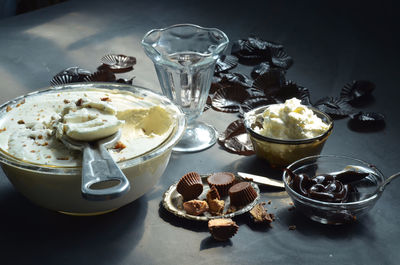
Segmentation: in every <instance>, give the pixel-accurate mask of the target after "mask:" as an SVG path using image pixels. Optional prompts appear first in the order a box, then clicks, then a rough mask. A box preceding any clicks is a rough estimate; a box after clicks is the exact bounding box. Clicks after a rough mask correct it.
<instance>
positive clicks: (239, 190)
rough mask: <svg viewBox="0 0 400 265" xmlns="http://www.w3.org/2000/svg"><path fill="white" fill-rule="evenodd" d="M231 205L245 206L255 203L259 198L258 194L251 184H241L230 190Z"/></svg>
mask: <svg viewBox="0 0 400 265" xmlns="http://www.w3.org/2000/svg"><path fill="white" fill-rule="evenodd" d="M229 198H230V204H231V205H234V206H243V205H247V204H249V203H251V202H253V201H254V200H255V199H256V198H257V192H256V191H255V190H254V188H253V187H252V186H251V184H250V183H249V182H239V183H237V184H235V185H233V186H232V187H231V188H230V189H229Z"/></svg>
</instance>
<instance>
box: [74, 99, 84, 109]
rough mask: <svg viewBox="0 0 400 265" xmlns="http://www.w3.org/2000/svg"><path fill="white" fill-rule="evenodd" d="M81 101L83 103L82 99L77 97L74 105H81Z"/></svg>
mask: <svg viewBox="0 0 400 265" xmlns="http://www.w3.org/2000/svg"><path fill="white" fill-rule="evenodd" d="M82 103H83V99H81V98H80V99H78V101H77V102H75V104H76V106H77V107H80V106H82Z"/></svg>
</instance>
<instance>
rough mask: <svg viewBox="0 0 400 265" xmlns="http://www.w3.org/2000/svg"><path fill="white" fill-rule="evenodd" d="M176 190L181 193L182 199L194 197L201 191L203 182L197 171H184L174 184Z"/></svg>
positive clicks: (186, 199)
mask: <svg viewBox="0 0 400 265" xmlns="http://www.w3.org/2000/svg"><path fill="white" fill-rule="evenodd" d="M176 191H177V192H178V193H179V194H181V195H182V197H183V200H185V201H189V200H193V199H196V198H197V197H199V196H200V194H201V193H202V192H203V182H202V181H201V177H200V175H199V174H198V173H197V172H189V173H186V174H185V175H184V176H183V177H182V178H181V179H180V180H179V182H178V184H177V185H176Z"/></svg>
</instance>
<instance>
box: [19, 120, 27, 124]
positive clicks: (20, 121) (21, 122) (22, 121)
mask: <svg viewBox="0 0 400 265" xmlns="http://www.w3.org/2000/svg"><path fill="white" fill-rule="evenodd" d="M17 123H18V124H25V121H24V120H19V121H17Z"/></svg>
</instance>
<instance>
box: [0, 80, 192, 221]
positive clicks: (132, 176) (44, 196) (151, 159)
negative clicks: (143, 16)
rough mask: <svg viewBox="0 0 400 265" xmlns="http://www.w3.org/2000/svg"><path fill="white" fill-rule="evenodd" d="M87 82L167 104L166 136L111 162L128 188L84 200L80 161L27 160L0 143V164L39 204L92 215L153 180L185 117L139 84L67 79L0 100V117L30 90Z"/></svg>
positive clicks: (130, 196)
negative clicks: (69, 163)
mask: <svg viewBox="0 0 400 265" xmlns="http://www.w3.org/2000/svg"><path fill="white" fill-rule="evenodd" d="M91 88H92V89H93V88H96V89H108V90H110V89H112V90H120V91H129V92H131V93H133V94H134V95H135V96H137V97H140V98H143V100H144V101H146V102H149V103H150V104H157V105H161V106H163V107H165V108H168V110H170V111H171V112H172V113H173V118H174V119H175V127H174V129H173V130H172V133H171V134H170V136H169V137H168V138H167V139H166V140H165V141H164V142H163V143H161V144H160V145H159V146H157V147H156V148H154V149H152V150H150V151H148V152H146V153H144V154H142V155H140V156H137V157H133V158H131V159H127V160H124V161H121V162H118V163H117V164H118V166H119V167H120V168H121V170H122V171H123V172H124V174H125V175H126V177H127V178H128V180H129V182H130V186H131V188H130V190H129V191H128V192H127V193H126V194H124V195H122V196H121V197H118V198H115V199H110V200H103V201H90V200H86V199H84V198H83V197H82V195H81V167H62V166H49V165H40V164H34V163H29V162H27V161H23V160H21V159H18V158H15V157H13V156H12V155H10V154H9V153H7V152H6V151H5V150H2V149H0V163H1V167H2V169H3V171H4V172H5V174H6V176H7V177H8V179H9V180H10V182H11V183H12V184H13V185H14V187H15V188H16V189H17V190H18V191H19V192H21V193H22V194H23V195H24V196H25V197H27V198H28V199H29V200H31V201H32V202H34V203H35V204H37V205H40V206H42V207H44V208H47V209H50V210H55V211H59V212H63V213H66V214H72V215H96V214H102V213H106V212H109V211H112V210H115V209H118V208H119V207H121V206H123V205H126V204H128V203H130V202H132V201H134V200H136V199H137V198H139V197H140V196H142V195H143V194H145V193H146V192H148V191H149V190H150V189H151V188H152V187H153V186H154V185H155V184H156V183H157V182H158V180H159V179H160V177H161V175H162V174H163V172H164V170H165V168H166V166H167V164H168V161H169V158H170V155H171V151H172V147H173V146H174V145H175V144H176V143H177V142H178V141H179V140H180V138H181V137H182V135H183V132H184V130H185V126H186V119H185V116H184V114H183V112H182V111H181V109H180V108H179V107H178V106H176V105H175V104H174V103H172V102H171V100H169V99H168V98H167V97H165V96H162V95H160V94H158V93H155V92H152V91H150V90H148V89H145V88H142V87H138V86H131V85H125V84H117V83H73V84H67V85H61V86H57V87H53V88H50V89H45V90H41V91H35V92H32V93H29V94H27V95H24V96H20V97H18V98H15V99H13V100H10V101H8V102H6V103H4V104H3V105H1V106H0V119H1V118H2V116H3V115H5V113H6V112H7V106H10V107H14V106H15V105H17V104H18V103H19V102H21V101H22V100H23V99H25V98H29V97H30V96H36V95H38V94H39V95H40V94H44V93H59V92H60V91H65V90H70V89H72V90H74V89H77V90H85V89H91Z"/></svg>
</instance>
